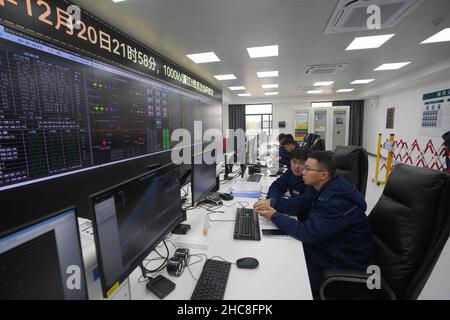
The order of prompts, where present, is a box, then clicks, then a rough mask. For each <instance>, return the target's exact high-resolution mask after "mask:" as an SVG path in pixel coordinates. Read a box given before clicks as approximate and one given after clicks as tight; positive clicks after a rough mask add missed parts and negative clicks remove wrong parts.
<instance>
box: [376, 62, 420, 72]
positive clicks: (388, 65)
mask: <svg viewBox="0 0 450 320" xmlns="http://www.w3.org/2000/svg"><path fill="white" fill-rule="evenodd" d="M410 63H411V62H398V63H385V64H382V65H381V66H379V67H378V68H376V69H375V71H384V70H398V69H400V68H403V67H404V66H407V65H408V64H410Z"/></svg>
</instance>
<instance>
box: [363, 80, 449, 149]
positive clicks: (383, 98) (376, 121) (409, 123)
mask: <svg viewBox="0 0 450 320" xmlns="http://www.w3.org/2000/svg"><path fill="white" fill-rule="evenodd" d="M449 88H450V80H449V78H445V79H440V80H434V81H431V82H427V83H426V84H421V85H416V86H414V87H413V88H407V89H402V90H399V91H398V92H394V93H389V94H382V95H380V96H378V103H376V99H366V101H365V110H364V137H363V146H364V148H366V150H367V151H368V152H369V153H373V154H376V152H377V139H378V134H379V133H382V134H383V141H384V140H386V139H388V138H389V135H390V134H395V136H396V140H397V141H398V140H400V139H403V140H404V141H405V140H406V141H407V142H408V145H411V143H412V142H413V141H414V140H415V139H417V140H418V142H419V145H420V146H421V148H422V146H425V145H426V144H427V142H428V140H429V139H432V140H433V144H434V146H435V147H436V146H440V145H441V144H442V139H441V137H440V136H439V137H420V136H419V132H420V121H421V113H422V105H423V100H422V98H423V95H424V94H425V93H430V92H435V91H439V90H444V89H449ZM391 107H395V120H394V129H386V112H387V109H388V108H391ZM442 133H443V132H442Z"/></svg>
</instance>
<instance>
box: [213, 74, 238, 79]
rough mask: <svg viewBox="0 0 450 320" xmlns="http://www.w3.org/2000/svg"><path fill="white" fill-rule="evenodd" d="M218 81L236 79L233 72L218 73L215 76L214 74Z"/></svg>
mask: <svg viewBox="0 0 450 320" xmlns="http://www.w3.org/2000/svg"><path fill="white" fill-rule="evenodd" d="M214 78H216V79H217V80H219V81H223V80H236V79H237V78H236V76H235V75H234V74H219V75H217V76H214Z"/></svg>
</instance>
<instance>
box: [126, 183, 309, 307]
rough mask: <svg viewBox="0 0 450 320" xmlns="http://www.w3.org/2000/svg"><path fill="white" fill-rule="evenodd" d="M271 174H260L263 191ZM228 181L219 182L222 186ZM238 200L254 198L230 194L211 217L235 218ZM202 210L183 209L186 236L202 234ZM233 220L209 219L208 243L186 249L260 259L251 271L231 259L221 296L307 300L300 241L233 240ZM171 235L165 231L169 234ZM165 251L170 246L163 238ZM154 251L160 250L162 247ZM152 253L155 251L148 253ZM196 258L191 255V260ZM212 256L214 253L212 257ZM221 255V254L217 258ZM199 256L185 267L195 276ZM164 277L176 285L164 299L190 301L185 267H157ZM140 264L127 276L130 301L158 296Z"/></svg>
mask: <svg viewBox="0 0 450 320" xmlns="http://www.w3.org/2000/svg"><path fill="white" fill-rule="evenodd" d="M273 181H274V178H270V177H267V176H264V177H263V178H262V179H261V184H262V185H263V192H266V191H267V189H268V186H269V185H270V184H271V183H272V182H273ZM228 189H229V186H228V184H224V185H223V186H222V187H221V191H227V190H228ZM238 201H242V202H247V203H248V204H249V207H251V206H253V204H254V203H255V202H256V199H249V198H235V199H234V200H233V201H230V202H224V204H226V205H228V206H229V205H231V204H234V203H236V205H234V206H232V207H230V208H226V207H222V208H220V209H217V210H218V211H224V212H225V213H213V214H211V215H210V218H211V219H212V220H216V219H218V220H235V218H236V217H235V215H236V208H238V207H239V204H237V202H238ZM207 213H208V212H207V210H206V209H202V208H197V209H194V210H190V211H188V219H187V221H185V222H184V223H188V224H190V225H191V227H192V229H191V230H190V231H189V233H188V234H189V235H198V236H200V235H202V234H203V221H204V218H205V215H206V214H207ZM267 223H271V222H267V221H266V220H264V219H262V218H260V226H261V229H263V228H264V224H267ZM233 230H234V222H210V228H209V237H211V240H212V242H211V244H210V246H209V248H208V250H198V249H191V253H203V254H206V255H208V258H211V257H213V256H220V257H222V258H224V259H225V260H227V261H229V262H232V263H235V262H236V260H237V259H239V258H243V257H255V258H257V259H258V261H259V267H258V268H256V269H253V270H248V269H239V268H237V267H236V265H235V264H233V265H232V266H231V270H230V275H229V278H228V283H227V288H226V291H225V296H224V299H225V300H310V299H312V293H311V287H310V284H309V278H308V272H307V268H306V262H305V258H304V254H303V246H302V243H301V242H300V241H298V240H296V239H294V238H292V237H285V238H268V237H264V236H262V239H261V241H249V240H234V239H233ZM169 240H170V236H169ZM168 246H169V250H170V256H172V255H173V252H174V251H175V248H174V247H173V246H172V245H171V244H170V243H168ZM160 248H161V249H160V250H159V251H160V252H161V253H162V254H163V255H164V254H165V252H166V251H165V248H164V247H160ZM151 256H152V257H154V256H155V255H154V254H152V255H151ZM197 259H198V258H196V257H192V259H191V262H194V261H197ZM216 259H217V258H216ZM217 260H220V259H217ZM159 264H161V262H160V261H158V262H155V263H154V264H152V265H150V266H149V268H153V267H157V266H158V265H159ZM203 264H204V260H203V261H202V262H200V263H197V264H195V265H193V266H191V267H190V270H191V272H192V274H193V275H194V276H195V277H196V278H197V279H198V277H199V276H200V274H201V271H202V268H203ZM160 274H162V275H163V276H165V277H166V278H168V279H170V280H171V281H173V282H175V283H176V288H175V290H174V291H172V292H171V293H170V294H169V295H168V296H167V297H166V298H165V299H166V300H189V299H190V297H191V295H192V292H193V291H194V288H195V285H196V283H197V282H196V281H195V280H194V279H193V277H192V275H191V274H190V273H189V271H188V270H187V269H186V270H185V271H184V273H183V274H182V275H181V277H172V276H170V275H168V274H167V272H166V270H164V271H163V272H161V273H160ZM140 276H141V271H140V269H139V268H138V269H136V270H135V271H134V272H133V273H132V274H131V275H130V278H129V279H130V285H131V298H132V299H134V300H154V299H157V298H156V297H155V296H154V295H153V294H152V293H151V292H148V291H147V290H146V286H145V283H144V282H142V283H139V277H140Z"/></svg>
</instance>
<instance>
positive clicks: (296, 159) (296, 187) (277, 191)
mask: <svg viewBox="0 0 450 320" xmlns="http://www.w3.org/2000/svg"><path fill="white" fill-rule="evenodd" d="M311 152H312V150H311V149H308V148H298V149H295V150H294V152H293V153H292V157H291V168H290V169H289V170H287V171H286V172H285V173H284V174H283V175H282V176H281V177H279V178H278V179H277V180H275V182H274V183H272V185H271V186H270V188H269V191H268V192H267V199H273V198H282V197H284V196H286V194H287V193H288V192H289V195H290V196H299V195H301V194H303V193H304V192H305V190H306V185H305V183H304V182H303V169H304V167H305V162H306V159H308V156H309V155H310V154H311Z"/></svg>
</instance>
